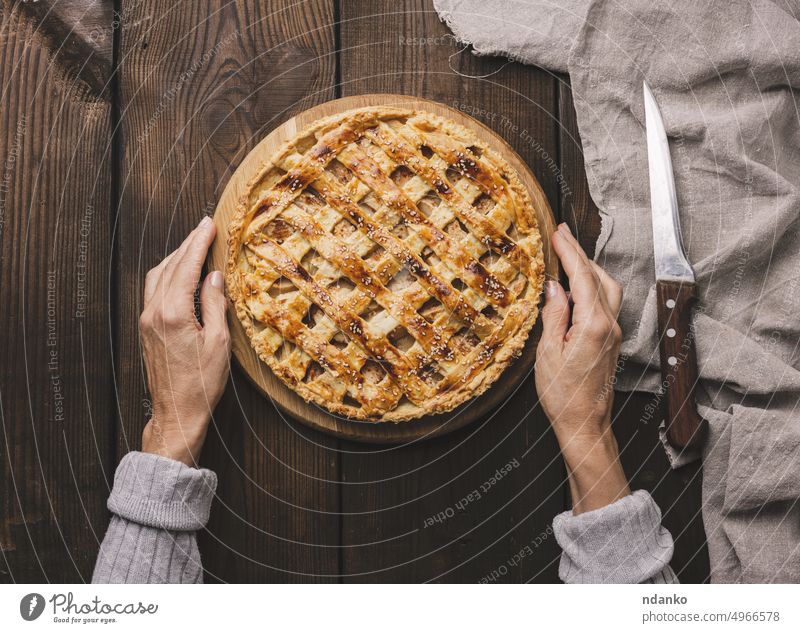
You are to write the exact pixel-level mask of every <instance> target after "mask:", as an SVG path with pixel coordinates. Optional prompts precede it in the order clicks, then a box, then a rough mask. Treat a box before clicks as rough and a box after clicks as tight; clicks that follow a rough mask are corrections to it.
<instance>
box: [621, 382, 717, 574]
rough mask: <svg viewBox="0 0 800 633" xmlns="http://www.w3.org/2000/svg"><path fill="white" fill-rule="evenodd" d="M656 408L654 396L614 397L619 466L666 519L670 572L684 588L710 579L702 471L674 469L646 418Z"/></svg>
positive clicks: (692, 467) (695, 467) (698, 467)
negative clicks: (671, 546)
mask: <svg viewBox="0 0 800 633" xmlns="http://www.w3.org/2000/svg"><path fill="white" fill-rule="evenodd" d="M653 407H655V408H656V409H658V402H657V400H656V396H654V395H653V394H647V393H619V392H618V393H616V394H615V403H614V422H613V424H614V432H615V434H616V436H617V440H618V442H619V447H620V456H621V460H622V466H623V467H624V469H625V473H626V474H627V475H628V478H629V480H630V482H631V487H632V489H634V490H637V489H642V490H647V491H649V492H650V494H652V495H653V499H655V501H656V503H657V504H658V507H659V508H661V512H662V514H663V516H664V518H663V525H664V527H666V528H667V529H668V530H669V531H670V533H671V534H672V537H673V539H675V554H674V555H673V557H672V563H671V565H672V568H673V569H674V570H675V573H677V574H678V578H679V579H680V581H681V582H682V583H702V582H708V579H709V562H708V548H707V546H706V535H705V530H704V528H703V517H702V515H701V513H700V509H701V507H702V500H701V488H702V467H701V464H700V462H699V461H698V462H694V463H693V464H690V465H688V466H684V467H682V468H680V469H679V470H672V469H671V468H670V465H669V462H668V461H667V455H666V453H665V452H664V449H663V447H662V446H661V441H660V440H659V439H658V421H657V420H654V419H653V418H652V415H649V414H648V411H652V408H653Z"/></svg>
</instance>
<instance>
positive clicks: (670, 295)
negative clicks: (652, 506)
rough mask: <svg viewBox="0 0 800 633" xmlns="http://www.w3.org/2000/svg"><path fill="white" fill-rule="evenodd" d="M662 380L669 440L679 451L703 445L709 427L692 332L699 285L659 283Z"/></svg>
mask: <svg viewBox="0 0 800 633" xmlns="http://www.w3.org/2000/svg"><path fill="white" fill-rule="evenodd" d="M656 297H657V301H658V334H659V347H660V352H661V378H662V381H663V382H662V386H663V387H664V388H665V390H666V393H665V394H662V400H661V410H662V413H663V415H664V421H665V423H666V426H667V439H668V440H669V443H670V444H672V446H674V447H676V448H681V449H682V448H689V447H693V446H696V445H699V444H701V443H702V442H703V440H704V439H705V436H706V433H707V431H708V423H707V422H706V420H704V419H703V418H702V417H701V416H700V414H699V413H698V412H697V408H696V406H695V401H694V393H693V392H694V387H695V385H696V384H697V355H696V353H695V348H694V335H693V333H692V329H691V315H692V306H693V305H694V303H695V300H696V294H695V285H694V284H692V283H687V282H681V281H664V280H658V281H657V282H656Z"/></svg>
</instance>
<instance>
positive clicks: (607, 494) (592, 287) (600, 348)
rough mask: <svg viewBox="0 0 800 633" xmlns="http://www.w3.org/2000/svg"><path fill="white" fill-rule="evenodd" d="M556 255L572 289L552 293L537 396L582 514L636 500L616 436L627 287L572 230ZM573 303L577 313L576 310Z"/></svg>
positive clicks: (552, 284)
mask: <svg viewBox="0 0 800 633" xmlns="http://www.w3.org/2000/svg"><path fill="white" fill-rule="evenodd" d="M553 248H554V250H555V252H556V254H557V255H558V257H559V259H560V261H561V265H562V267H563V268H564V271H565V272H566V274H567V277H568V278H569V282H570V294H571V297H568V296H567V293H566V292H565V291H564V288H562V287H561V284H559V283H558V282H557V281H553V280H551V281H548V282H547V283H546V285H545V305H544V308H543V309H542V325H543V331H542V338H541V340H540V341H539V346H538V350H537V358H536V390H537V392H538V394H539V401H540V402H541V404H542V408H543V409H544V412H545V414H546V415H547V417H548V418H549V420H550V423H551V424H552V425H553V430H554V431H555V435H556V438H557V439H558V443H559V446H560V447H561V453H562V455H563V456H564V460H565V462H566V465H567V471H568V473H569V478H570V488H571V490H572V497H573V506H574V509H573V511H574V513H575V514H579V513H580V512H586V511H588V510H593V509H596V508H599V507H602V506H605V505H608V504H609V503H613V502H614V501H616V500H617V499H619V498H621V497H623V496H625V495H627V494H630V489H629V488H628V482H627V480H626V479H625V474H624V473H623V471H622V466H621V465H620V463H619V452H618V449H617V442H616V439H615V438H614V435H613V433H612V431H611V407H612V404H613V401H614V389H613V378H614V375H615V373H616V366H617V359H618V356H619V346H620V341H621V330H620V327H619V325H618V324H617V313H618V312H619V308H620V304H621V302H622V287H621V286H620V285H619V284H618V283H617V282H616V281H614V280H613V279H612V278H611V277H610V276H609V275H608V274H607V273H606V272H605V271H604V270H603V269H602V268H600V267H599V266H598V265H597V264H596V263H594V262H593V261H591V260H590V259H589V258H588V257H587V256H586V253H584V252H583V249H582V248H581V247H580V245H579V244H578V242H577V240H576V239H575V238H574V237H573V236H572V234H571V233H570V231H569V229H568V228H567V226H566V224H561V225H559V227H558V229H557V230H556V232H555V233H554V235H553ZM570 299H571V300H572V304H573V305H572V306H571V305H570Z"/></svg>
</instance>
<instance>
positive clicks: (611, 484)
mask: <svg viewBox="0 0 800 633" xmlns="http://www.w3.org/2000/svg"><path fill="white" fill-rule="evenodd" d="M561 452H562V455H563V457H564V462H565V464H566V467H567V472H568V475H569V483H570V491H571V493H572V502H573V513H574V514H581V513H583V512H588V511H590V510H596V509H598V508H602V507H604V506H607V505H610V504H612V503H614V502H615V501H618V500H619V499H622V498H623V497H625V496H627V495H629V494H630V487H629V485H628V480H627V478H626V476H625V472H624V471H623V469H622V464H621V463H620V461H619V449H618V446H617V440H616V438H615V437H614V434H613V433H612V432H611V429H610V427H609V428H608V429H607V431H604V432H602V433H597V434H592V435H585V436H581V437H575V436H573V437H572V438H571V439H570V440H568V441H567V442H565V443H564V444H562V446H561Z"/></svg>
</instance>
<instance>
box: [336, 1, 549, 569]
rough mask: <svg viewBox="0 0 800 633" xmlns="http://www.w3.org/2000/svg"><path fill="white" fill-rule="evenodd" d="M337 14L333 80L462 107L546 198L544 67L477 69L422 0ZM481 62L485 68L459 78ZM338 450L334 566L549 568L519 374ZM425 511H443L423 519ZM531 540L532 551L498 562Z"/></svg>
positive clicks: (533, 420)
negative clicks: (419, 433) (465, 412)
mask: <svg viewBox="0 0 800 633" xmlns="http://www.w3.org/2000/svg"><path fill="white" fill-rule="evenodd" d="M340 17H341V21H342V22H341V49H342V53H341V79H342V92H343V94H345V95H352V94H364V93H369V92H393V93H402V94H408V95H413V96H417V97H424V98H428V99H433V100H436V101H439V102H442V103H445V104H446V105H449V106H451V107H455V108H456V109H459V110H465V109H468V110H470V111H471V112H472V113H474V116H475V117H476V118H477V119H478V120H479V121H481V122H482V123H484V124H486V125H488V126H489V127H490V128H492V129H493V130H495V132H497V133H498V134H499V135H500V136H501V137H503V138H504V139H506V141H507V142H509V144H510V145H511V146H512V147H513V148H514V149H515V150H516V152H517V153H518V154H519V155H520V156H521V157H522V159H523V160H524V161H525V162H526V163H527V164H528V165H530V167H531V168H532V170H533V171H534V173H535V174H536V175H537V177H538V178H539V180H540V182H541V184H542V187H543V189H544V192H545V194H546V196H547V198H548V199H549V200H550V201H551V202H552V201H557V200H558V197H557V195H556V192H557V188H556V183H555V180H554V177H553V172H552V171H551V170H550V168H549V167H548V164H547V158H546V155H547V156H557V144H556V130H555V127H554V125H553V121H554V118H555V112H554V109H555V106H556V95H555V85H554V83H553V80H552V78H551V77H550V76H548V75H547V74H546V73H544V72H541V71H537V70H536V69H531V68H522V67H521V66H517V65H514V64H510V65H506V66H505V67H504V68H502V70H500V72H497V73H495V74H491V73H493V72H494V71H497V70H498V69H499V68H501V67H502V66H503V65H504V63H505V62H504V60H494V59H476V58H474V57H473V56H472V55H471V54H470V53H469V52H463V53H460V52H459V51H461V50H462V49H463V46H461V45H458V44H457V43H456V42H455V40H454V39H453V38H452V36H451V35H450V34H449V31H448V30H447V29H446V28H445V27H444V25H442V24H441V23H440V22H439V19H438V17H437V16H436V13H435V12H434V11H433V7H432V5H431V3H430V2H427V1H426V2H422V1H414V2H406V3H403V5H402V6H398V5H397V4H396V3H392V2H388V1H381V2H343V3H342V4H341V16H340ZM427 38H431V39H427ZM420 42H422V44H420ZM451 64H452V68H451V66H450V65H451ZM465 75H466V76H465ZM481 75H490V76H488V77H486V78H484V79H472V78H470V77H471V76H481ZM341 451H342V452H341V477H342V481H343V489H342V530H343V533H342V539H343V541H342V546H343V551H342V576H343V580H345V581H354V582H359V581H361V582H365V581H370V582H373V581H394V582H418V581H457V582H476V581H479V580H481V579H482V578H487V577H489V576H491V574H492V572H494V571H495V570H497V569H499V568H501V566H503V565H505V569H506V570H507V573H506V574H505V575H502V576H500V577H498V578H497V580H498V581H502V582H514V581H516V582H519V581H526V580H533V581H538V582H541V581H553V580H556V578H557V577H556V567H555V565H556V564H557V558H558V550H557V547H556V544H555V540H554V539H553V537H552V531H548V528H549V524H550V521H551V520H552V518H553V516H555V514H557V513H558V512H560V511H561V510H562V509H563V499H564V491H563V472H562V468H561V463H560V460H559V459H558V457H557V455H558V451H557V448H556V445H555V441H554V438H553V436H552V434H551V432H550V428H549V424H548V423H547V420H546V419H545V417H544V416H543V415H542V413H541V411H540V410H539V409H538V408H537V407H536V394H535V391H534V388H533V377H532V375H529V376H528V377H527V378H526V379H525V380H524V381H523V382H522V383H520V385H519V388H518V389H517V390H516V392H515V393H514V394H513V395H512V396H511V397H510V398H508V399H507V400H506V401H505V402H504V403H503V404H502V405H501V406H498V407H497V408H496V409H495V410H494V411H493V412H492V413H491V414H489V415H487V416H485V417H483V418H482V419H480V420H478V421H476V422H475V423H474V424H473V425H470V426H469V427H465V428H463V429H460V430H458V431H456V432H454V433H452V434H449V435H447V436H445V437H442V438H438V439H435V440H432V441H428V442H423V443H413V444H409V445H405V446H396V447H391V448H388V447H387V448H372V449H369V448H366V447H363V446H358V445H356V444H354V443H352V442H342V444H341ZM513 460H516V463H517V464H518V465H516V466H515V465H514V461H513ZM509 464H511V466H510V468H511V470H510V472H508V473H507V474H505V475H503V476H502V477H501V478H500V479H499V480H497V482H496V483H495V484H489V485H488V488H487V489H486V490H485V492H483V493H481V487H482V486H484V484H486V482H490V481H491V480H492V477H494V476H495V474H496V472H497V471H498V470H500V469H503V468H506V467H508V465H509ZM476 490H477V491H478V493H479V494H480V495H481V496H480V499H478V498H477V496H475V495H474V494H473V493H474V492H475V491H476ZM470 495H473V496H472V500H471V501H469V502H467V503H464V504H462V506H463V509H460V508H458V507H456V504H458V503H460V502H461V501H462V500H464V499H469V498H470ZM439 513H445V520H444V521H441V522H435V521H434V522H431V521H432V519H431V517H436V516H439ZM451 513H452V515H451V516H446V515H449V514H451ZM537 538H538V539H539V540H538V541H537V540H536V539H537ZM534 542H535V543H536V546H535V547H533V546H531V550H530V551H531V552H532V554H529V555H523V557H522V558H521V560H520V561H519V563H518V564H517V565H515V566H511V565H508V564H507V561H508V560H510V559H512V558H513V557H514V556H515V555H517V554H518V553H519V552H520V551H526V550H525V549H524V548H525V547H526V546H528V545H531V543H534Z"/></svg>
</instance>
